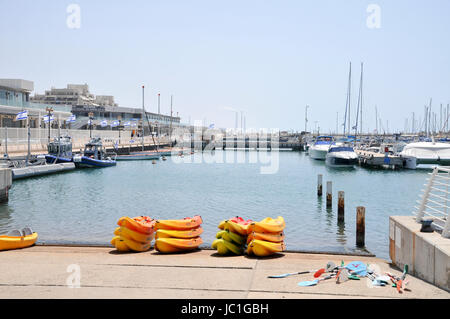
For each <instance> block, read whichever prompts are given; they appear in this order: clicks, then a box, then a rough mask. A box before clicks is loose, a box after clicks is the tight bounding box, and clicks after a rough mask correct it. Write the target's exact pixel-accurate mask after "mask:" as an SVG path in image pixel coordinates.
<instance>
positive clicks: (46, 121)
mask: <svg viewBox="0 0 450 319" xmlns="http://www.w3.org/2000/svg"><path fill="white" fill-rule="evenodd" d="M42 118H43V119H44V123H48V122H49V121H48V115H44V116H43V117H42ZM54 120H55V118H54V117H53V114H52V115H51V116H50V122H53V121H54Z"/></svg>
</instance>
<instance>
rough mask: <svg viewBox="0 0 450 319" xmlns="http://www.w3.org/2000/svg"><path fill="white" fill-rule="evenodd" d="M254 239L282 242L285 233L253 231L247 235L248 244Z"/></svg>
mask: <svg viewBox="0 0 450 319" xmlns="http://www.w3.org/2000/svg"><path fill="white" fill-rule="evenodd" d="M253 239H259V240H265V241H270V242H273V243H281V242H282V241H283V240H284V233H283V232H279V233H256V232H251V233H250V234H249V235H248V236H247V244H249V243H250V242H251V241H252V240H253Z"/></svg>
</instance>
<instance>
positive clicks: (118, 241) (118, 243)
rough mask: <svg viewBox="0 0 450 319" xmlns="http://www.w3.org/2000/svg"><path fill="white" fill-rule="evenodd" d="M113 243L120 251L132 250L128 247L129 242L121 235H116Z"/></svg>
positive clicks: (112, 240)
mask: <svg viewBox="0 0 450 319" xmlns="http://www.w3.org/2000/svg"><path fill="white" fill-rule="evenodd" d="M111 245H113V246H114V247H116V249H117V250H118V251H122V252H125V251H131V249H130V247H128V246H127V244H125V242H124V241H123V240H122V239H121V238H120V237H119V236H115V237H113V239H111Z"/></svg>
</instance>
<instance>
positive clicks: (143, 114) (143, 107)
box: [142, 86, 145, 151]
mask: <svg viewBox="0 0 450 319" xmlns="http://www.w3.org/2000/svg"><path fill="white" fill-rule="evenodd" d="M144 116H145V106H144V86H142V150H143V151H144V150H145V148H144Z"/></svg>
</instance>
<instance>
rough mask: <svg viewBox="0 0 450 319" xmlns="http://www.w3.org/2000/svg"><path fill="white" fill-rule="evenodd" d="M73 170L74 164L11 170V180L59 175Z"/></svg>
mask: <svg viewBox="0 0 450 319" xmlns="http://www.w3.org/2000/svg"><path fill="white" fill-rule="evenodd" d="M73 169H75V164H74V163H58V164H46V165H36V166H26V167H21V168H13V169H12V179H13V180H16V179H23V178H27V177H35V176H41V175H49V174H54V173H61V172H65V171H70V170H73Z"/></svg>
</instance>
